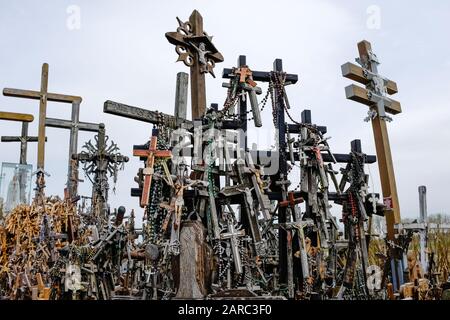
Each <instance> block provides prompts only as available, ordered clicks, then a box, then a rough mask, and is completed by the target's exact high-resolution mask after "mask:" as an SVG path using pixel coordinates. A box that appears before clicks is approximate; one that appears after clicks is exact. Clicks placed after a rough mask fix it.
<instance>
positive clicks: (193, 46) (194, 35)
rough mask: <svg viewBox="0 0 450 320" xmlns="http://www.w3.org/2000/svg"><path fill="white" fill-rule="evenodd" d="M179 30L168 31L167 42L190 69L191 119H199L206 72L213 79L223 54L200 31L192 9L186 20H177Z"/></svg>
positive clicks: (199, 19) (199, 18)
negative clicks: (215, 68)
mask: <svg viewBox="0 0 450 320" xmlns="http://www.w3.org/2000/svg"><path fill="white" fill-rule="evenodd" d="M177 21H178V24H179V27H178V28H177V31H175V32H167V33H166V38H167V40H168V41H169V42H170V43H171V44H173V45H175V50H176V52H177V53H178V60H177V61H183V63H184V64H185V65H186V66H188V67H190V69H191V104H192V105H191V108H192V119H193V120H194V119H199V118H200V117H201V116H203V115H204V113H205V110H206V89H205V73H210V74H211V75H212V76H213V77H215V75H214V71H213V69H214V66H215V64H216V63H219V62H222V61H223V56H222V54H221V53H220V52H219V51H218V50H217V49H216V47H215V46H214V44H213V43H212V41H211V40H212V36H209V35H208V34H207V33H206V32H205V31H204V30H203V17H202V16H201V14H200V13H199V12H198V11H197V10H194V11H193V12H192V14H191V16H190V17H189V21H186V22H182V21H181V20H180V19H179V18H177Z"/></svg>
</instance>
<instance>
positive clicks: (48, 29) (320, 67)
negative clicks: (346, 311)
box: [0, 0, 450, 217]
mask: <svg viewBox="0 0 450 320" xmlns="http://www.w3.org/2000/svg"><path fill="white" fill-rule="evenodd" d="M193 9H198V10H199V11H200V12H201V14H202V15H203V17H204V28H205V30H206V31H207V32H208V33H209V34H210V35H213V36H214V38H213V42H214V44H215V45H216V47H217V48H218V49H219V50H220V51H221V52H222V54H223V56H224V58H225V62H224V63H222V64H217V65H216V69H215V71H216V74H217V75H219V76H218V77H217V78H216V79H213V78H211V77H209V76H208V77H207V103H208V104H209V103H213V102H215V103H219V104H221V103H223V101H224V98H225V89H223V88H222V87H221V83H222V79H220V74H221V72H222V68H224V67H232V66H234V65H235V64H236V59H237V57H238V55H240V54H245V55H247V62H248V64H249V65H250V67H251V68H252V69H254V70H261V71H270V70H271V68H272V62H273V60H274V59H275V58H282V59H283V66H284V69H285V71H287V72H289V73H296V74H298V75H299V79H300V81H299V83H298V84H297V85H295V86H290V87H289V88H288V89H287V90H288V95H289V98H290V102H291V105H292V114H293V115H294V117H296V118H297V119H298V120H299V117H300V112H301V110H303V109H311V110H312V116H313V122H315V123H316V124H319V125H326V126H327V127H328V135H330V136H332V139H331V140H330V145H331V147H332V149H333V151H334V152H335V153H348V152H349V149H350V141H351V140H353V139H355V138H359V139H361V140H362V145H363V150H364V151H365V152H366V153H368V154H375V146H374V141H373V133H372V127H371V125H370V123H365V122H364V121H363V119H364V117H365V116H366V113H367V107H366V106H364V105H361V104H358V103H356V102H353V101H348V100H346V99H345V93H344V87H345V86H347V85H349V84H351V83H352V81H351V80H348V79H344V78H343V77H342V76H341V69H340V67H341V65H342V64H343V63H345V62H347V61H350V62H354V58H355V57H356V56H357V47H356V44H357V42H358V41H361V40H363V39H366V40H368V41H370V42H371V43H372V47H373V50H374V52H375V53H376V54H377V55H378V57H379V59H380V61H381V63H382V64H381V66H380V67H379V71H380V73H381V74H382V75H384V76H385V77H388V78H390V79H392V80H394V81H396V82H397V84H398V88H399V93H398V94H397V95H396V96H395V97H394V98H395V99H397V100H399V101H401V103H402V109H403V113H402V114H399V115H397V116H395V117H394V121H393V122H392V123H390V124H389V125H388V128H389V136H390V141H391V147H392V153H393V159H394V168H395V173H396V178H397V187H398V193H399V198H400V206H401V214H402V216H404V217H415V216H417V215H418V191H417V187H418V186H419V185H426V186H427V188H428V209H429V214H431V213H437V212H446V213H448V212H449V202H448V201H447V200H448V198H447V197H448V194H447V192H446V188H447V186H448V179H449V178H450V165H449V160H448V159H449V158H450V151H449V150H450V149H449V140H450V128H449V126H448V124H449V123H450V111H449V110H448V101H450V81H449V79H450V76H449V72H450V50H449V48H450V45H449V43H448V41H447V40H448V39H447V33H448V30H450V4H449V3H448V2H447V1H433V3H432V4H431V3H430V2H425V1H317V0H316V1H298V0H297V1H283V0H277V1H211V0H210V1H206V0H203V1H200V0H198V1H192V0H191V1H187V0H184V1H144V0H133V1H118V0H107V1H106V0H96V1H92V0H91V1H87V0H86V1H76V0H71V1H64V0H58V1H56V0H52V1H50V0H48V1H31V0H29V1H24V0H18V1H7V0H0V39H1V48H0V88H4V87H10V88H20V89H30V90H39V87H40V74H41V66H42V63H44V62H47V63H49V65H50V71H49V92H56V93H64V94H73V95H80V96H82V97H83V103H82V105H81V113H80V119H81V120H82V121H90V122H104V123H105V124H106V128H107V134H108V135H109V136H110V137H111V138H112V139H113V140H114V141H115V142H117V143H118V145H119V147H120V148H121V151H122V153H124V154H126V155H128V156H130V158H131V160H130V162H129V163H128V164H126V169H125V171H123V172H121V173H120V175H119V182H118V185H117V191H116V195H113V194H110V198H111V205H112V206H118V205H125V206H126V207H127V208H134V209H138V210H137V211H138V212H140V210H141V209H139V206H138V200H137V199H136V198H131V197H130V196H129V193H130V191H129V190H130V188H131V187H135V183H134V181H133V177H134V175H135V174H136V172H137V170H138V168H139V167H140V166H141V165H142V164H141V162H139V160H138V159H136V158H133V157H132V156H131V155H132V146H133V144H143V143H145V142H146V141H147V139H148V137H149V136H150V133H151V126H150V125H148V124H145V123H140V122H137V121H133V120H129V119H122V118H119V117H116V116H112V115H106V114H103V102H104V101H105V100H114V101H118V102H123V103H127V104H131V105H136V106H141V107H145V108H148V109H151V110H159V111H163V112H166V113H170V114H172V113H173V108H174V96H175V79H176V73H177V72H179V71H185V72H188V69H187V67H185V66H184V65H183V64H182V63H175V61H176V58H177V54H176V53H175V50H174V47H173V46H172V45H171V44H169V43H168V42H167V40H166V38H165V36H164V33H165V32H167V31H175V30H176V27H177V21H176V16H178V17H180V18H181V20H183V21H185V20H187V19H188V18H189V15H190V13H191V12H192V10H193ZM78 13H79V18H80V19H79V20H78V19H77V18H78V16H77V14H78ZM262 87H263V90H265V87H264V85H263V86H262ZM38 105H39V102H38V101H33V100H24V99H16V98H10V97H4V96H0V110H4V111H14V112H25V113H32V114H34V115H35V118H36V120H35V122H34V123H32V124H31V126H30V133H31V134H33V135H36V134H37V118H38V114H37V113H38ZM70 109H71V108H70V106H69V105H65V104H60V103H49V105H48V116H49V117H58V118H64V119H69V118H70ZM269 109H270V108H266V110H265V112H264V114H263V124H264V126H263V128H261V129H258V130H257V131H255V130H253V134H252V136H251V141H255V142H256V140H258V141H259V143H260V145H262V146H263V147H264V146H269V145H271V144H272V143H273V142H272V141H273V133H272V132H271V131H270V130H271V129H269V128H271V127H272V121H271V119H270V117H271V113H270V111H269ZM20 130H21V129H20V124H18V123H7V122H1V124H0V135H19V134H20ZM47 136H48V143H47V145H46V170H47V171H48V172H49V173H50V174H51V175H52V176H51V177H50V178H47V189H46V191H47V194H59V195H62V192H63V188H64V184H65V181H66V170H67V157H68V142H69V140H68V139H69V132H68V131H67V130H61V129H53V128H47ZM91 137H92V134H90V133H81V134H80V140H79V146H80V147H81V145H82V144H83V143H84V142H85V141H87V140H88V139H90V138H91ZM36 152H37V146H36V143H33V144H32V145H30V147H29V156H28V160H29V163H32V164H33V165H35V163H36ZM18 158H19V145H18V143H1V144H0V161H4V162H16V161H18ZM370 171H371V173H372V177H373V181H374V187H375V191H376V192H381V189H380V183H379V177H378V167H377V165H376V164H375V165H371V167H370ZM81 177H83V174H81ZM111 183H112V182H111ZM80 191H81V193H82V194H84V195H89V194H90V186H89V184H88V182H85V183H84V185H83V186H82V187H81V189H80Z"/></svg>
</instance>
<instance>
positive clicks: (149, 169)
mask: <svg viewBox="0 0 450 320" xmlns="http://www.w3.org/2000/svg"><path fill="white" fill-rule="evenodd" d="M157 144H158V129H153V132H152V136H151V138H150V143H149V146H148V149H146V150H142V149H138V148H133V156H135V157H141V158H145V159H146V160H145V168H144V171H143V173H144V186H143V190H142V196H141V202H140V204H141V207H142V208H144V207H145V206H147V205H148V203H149V200H150V186H151V184H152V178H153V173H154V172H153V171H154V168H153V166H154V164H155V158H162V159H170V158H171V157H172V152H171V151H170V150H158V149H157Z"/></svg>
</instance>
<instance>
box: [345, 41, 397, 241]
mask: <svg viewBox="0 0 450 320" xmlns="http://www.w3.org/2000/svg"><path fill="white" fill-rule="evenodd" d="M358 51H359V59H357V61H358V62H359V63H360V64H361V66H362V67H359V66H357V65H354V64H352V63H346V64H344V65H343V66H342V75H343V76H344V77H346V78H349V79H352V80H355V81H357V82H359V83H362V84H364V85H366V88H361V87H359V86H356V85H350V86H348V87H346V88H345V93H346V96H347V99H350V100H353V101H357V102H360V103H363V104H365V105H367V106H369V107H370V111H369V117H368V120H371V121H372V128H373V133H374V138H375V146H376V150H377V157H378V169H379V171H380V179H381V187H382V191H383V197H384V202H385V203H386V204H388V203H390V204H391V206H390V207H388V208H387V211H386V214H385V216H386V224H387V233H388V238H389V240H392V241H393V240H394V238H395V234H396V231H395V228H394V226H395V225H396V224H399V223H400V222H401V221H400V205H399V201H398V195H397V186H396V183H395V174H394V166H393V162H392V154H391V148H390V145H389V136H388V131H387V125H386V121H390V120H391V119H390V117H388V116H387V115H386V113H390V114H394V115H395V114H398V113H401V112H402V109H401V106H400V103H399V102H398V101H395V100H393V99H391V98H388V97H387V95H392V94H395V93H397V84H396V83H395V82H394V81H391V80H388V79H386V78H383V77H381V76H380V75H379V74H378V64H379V61H378V58H377V57H376V55H375V54H374V53H373V52H372V46H371V44H370V42H368V41H365V40H364V41H361V42H360V43H358Z"/></svg>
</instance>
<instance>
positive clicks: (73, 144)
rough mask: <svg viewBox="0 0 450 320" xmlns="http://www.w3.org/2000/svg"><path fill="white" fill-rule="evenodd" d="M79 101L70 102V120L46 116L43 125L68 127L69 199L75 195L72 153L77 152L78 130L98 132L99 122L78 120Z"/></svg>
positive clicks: (75, 184) (75, 183) (75, 185)
mask: <svg viewBox="0 0 450 320" xmlns="http://www.w3.org/2000/svg"><path fill="white" fill-rule="evenodd" d="M80 102H81V100H78V101H74V102H73V103H72V117H71V120H63V119H54V118H46V119H45V125H46V126H47V127H52V128H60V129H69V130H70V141H69V158H68V161H69V165H68V171H67V190H68V192H69V199H73V198H74V197H76V195H77V185H78V184H77V182H76V181H73V180H74V177H73V176H72V174H73V170H74V168H73V166H72V164H73V159H72V155H73V154H77V152H78V131H79V130H81V131H89V132H98V131H99V124H97V123H90V122H80ZM75 179H77V177H75Z"/></svg>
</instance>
